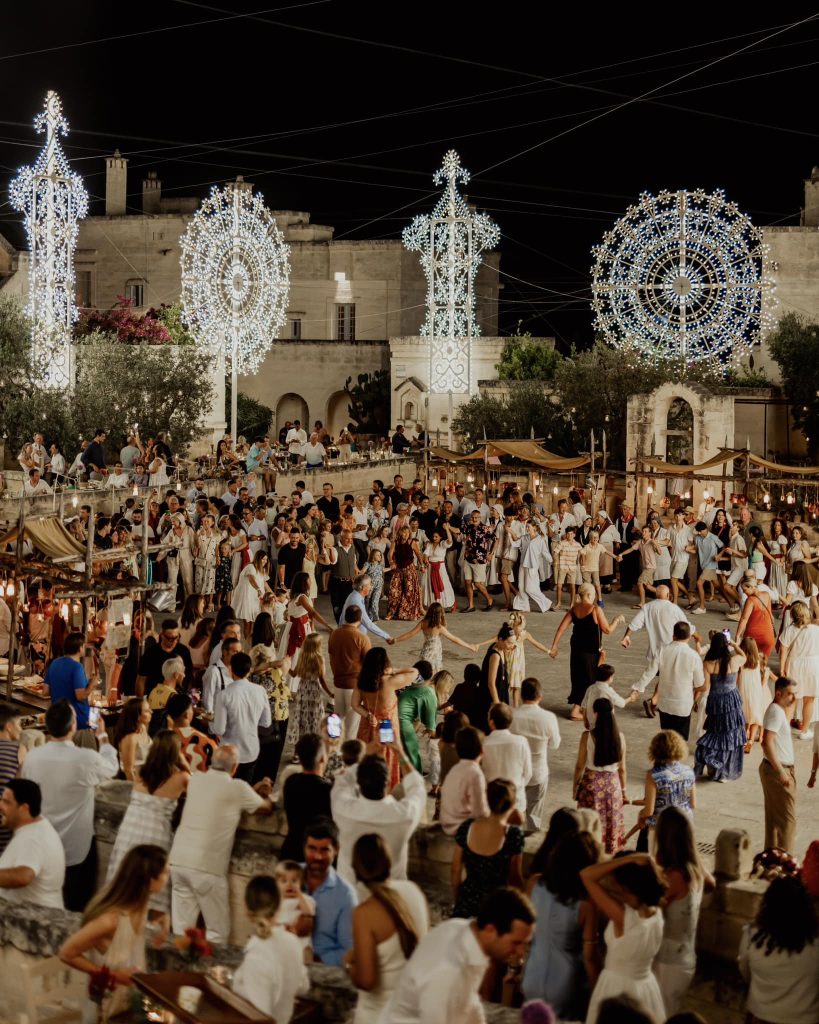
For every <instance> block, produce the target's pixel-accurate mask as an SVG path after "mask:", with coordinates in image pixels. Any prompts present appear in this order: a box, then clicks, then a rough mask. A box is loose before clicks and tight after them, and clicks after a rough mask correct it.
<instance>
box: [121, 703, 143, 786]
mask: <svg viewBox="0 0 819 1024" xmlns="http://www.w3.org/2000/svg"><path fill="white" fill-rule="evenodd" d="M150 721H151V707H150V705H149V704H148V698H147V697H129V698H128V700H127V701H126V703H125V707H123V709H122V713H121V714H120V716H119V721H118V722H117V731H116V738H115V742H116V747H117V750H118V751H119V760H120V764H121V765H122V773H123V775H124V776H125V778H126V779H127V780H128V781H129V782H136V781H137V779H138V778H139V770H140V768H141V767H142V766H143V764H145V758H146V757H147V756H148V751H149V750H150V749H151V737H150V736H149V735H148V724H149V723H150Z"/></svg>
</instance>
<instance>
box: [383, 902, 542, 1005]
mask: <svg viewBox="0 0 819 1024" xmlns="http://www.w3.org/2000/svg"><path fill="white" fill-rule="evenodd" d="M534 924H535V909H534V907H533V906H532V904H531V902H530V901H529V900H528V899H527V897H526V896H524V895H523V893H521V892H518V890H517V889H512V888H508V887H504V888H501V889H496V890H495V891H494V892H493V893H492V895H491V896H490V897H489V898H488V899H487V900H486V902H485V903H484V904H483V906H482V907H481V909H480V911H479V913H478V916H477V917H476V918H472V919H469V918H461V917H453V918H450V920H449V921H444V922H443V923H442V924H439V925H438V926H437V927H435V928H433V929H432V930H431V931H430V932H428V933H427V935H426V936H424V938H423V939H421V941H420V942H419V943H418V945H417V946H416V947H415V952H414V953H413V954H412V956H411V957H410V958H409V960H408V961H407V964H406V966H405V967H404V969H403V971H402V972H401V975H400V977H399V979H398V986H397V988H396V989H395V991H394V992H393V994H392V996H391V998H390V1001H389V1003H387V1005H386V1006H385V1007H384V1009H383V1010H382V1011H381V1016H380V1017H379V1018H378V1024H455V1022H457V1024H484V1021H485V1019H486V1018H485V1017H484V1012H483V1007H482V1006H481V1000H480V994H479V990H480V987H481V983H482V981H483V978H484V975H485V974H486V969H487V967H488V966H489V964H490V961H493V960H494V961H495V962H496V963H498V964H509V963H519V962H520V959H521V958H522V957H523V955H524V953H525V951H526V945H527V943H528V942H529V940H530V939H531V937H532V933H533V931H534Z"/></svg>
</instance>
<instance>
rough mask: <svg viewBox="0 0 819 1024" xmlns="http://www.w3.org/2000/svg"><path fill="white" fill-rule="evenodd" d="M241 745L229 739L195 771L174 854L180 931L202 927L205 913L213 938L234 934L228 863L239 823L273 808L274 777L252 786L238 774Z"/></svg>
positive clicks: (174, 913) (174, 911) (175, 915)
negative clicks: (198, 924) (238, 747)
mask: <svg viewBox="0 0 819 1024" xmlns="http://www.w3.org/2000/svg"><path fill="white" fill-rule="evenodd" d="M237 764H238V758H237V752H236V748H235V747H232V746H231V745H230V744H229V743H223V744H222V745H221V746H220V747H219V748H218V749H217V750H215V751H214V753H213V760H212V762H211V766H210V769H209V770H208V771H206V772H194V773H193V775H192V776H191V780H190V782H189V783H188V794H187V798H186V800H185V809H184V810H183V812H182V821H181V822H180V823H179V828H178V829H177V830H176V834H175V835H174V840H173V845H172V846H171V852H170V855H169V857H168V863H169V864H170V867H171V885H172V890H171V918H172V922H173V930H174V934H175V935H182V934H183V933H184V932H185V929H186V928H194V927H196V921H197V918H198V917H199V914H200V913H201V914H202V916H203V917H204V919H205V927H206V928H207V936H208V939H209V941H211V942H222V943H224V942H227V941H228V936H229V935H230V896H229V891H228V879H227V876H228V869H229V868H230V855H231V851H232V850H233V841H234V839H235V836H236V828H237V826H238V824H239V821H240V819H241V817H242V814H243V813H245V812H247V813H248V814H270V813H271V812H272V810H273V805H272V803H271V802H270V800H269V799H268V796H269V794H270V792H271V790H272V789H273V784H272V782H271V781H270V779H262V781H261V782H257V783H256V785H255V786H253V787H251V786H249V785H248V784H247V783H246V782H245V781H244V780H243V779H234V778H233V773H234V772H235V771H236V766H237Z"/></svg>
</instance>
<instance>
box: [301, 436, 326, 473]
mask: <svg viewBox="0 0 819 1024" xmlns="http://www.w3.org/2000/svg"><path fill="white" fill-rule="evenodd" d="M302 455H303V456H304V461H305V462H306V463H307V469H323V468H324V463H325V459H326V458H327V449H326V448H325V447H324V445H323V444H322V443H321V441H319V437H318V434H311V435H310V440H309V441H308V442H307V444H305V446H304V448H303V449H302Z"/></svg>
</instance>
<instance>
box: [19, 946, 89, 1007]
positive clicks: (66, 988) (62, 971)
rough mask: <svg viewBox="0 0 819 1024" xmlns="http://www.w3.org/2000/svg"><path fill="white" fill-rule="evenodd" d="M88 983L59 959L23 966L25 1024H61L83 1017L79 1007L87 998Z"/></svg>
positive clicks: (54, 958) (83, 976) (51, 958)
mask: <svg viewBox="0 0 819 1024" xmlns="http://www.w3.org/2000/svg"><path fill="white" fill-rule="evenodd" d="M87 991H88V979H87V977H86V975H84V974H82V973H81V972H80V971H75V970H74V969H73V968H72V967H68V966H66V965H65V964H64V963H63V962H62V961H61V960H60V958H59V957H56V956H50V957H48V958H47V959H45V960H37V961H36V962H33V963H30V964H26V965H25V966H24V967H23V992H24V996H25V1006H26V1017H27V1018H28V1024H62V1022H63V1021H65V1022H66V1024H67V1022H69V1021H71V1022H76V1021H78V1020H80V1019H81V1017H82V1005H83V1003H84V1002H85V1000H86V999H87V998H88V996H87Z"/></svg>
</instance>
